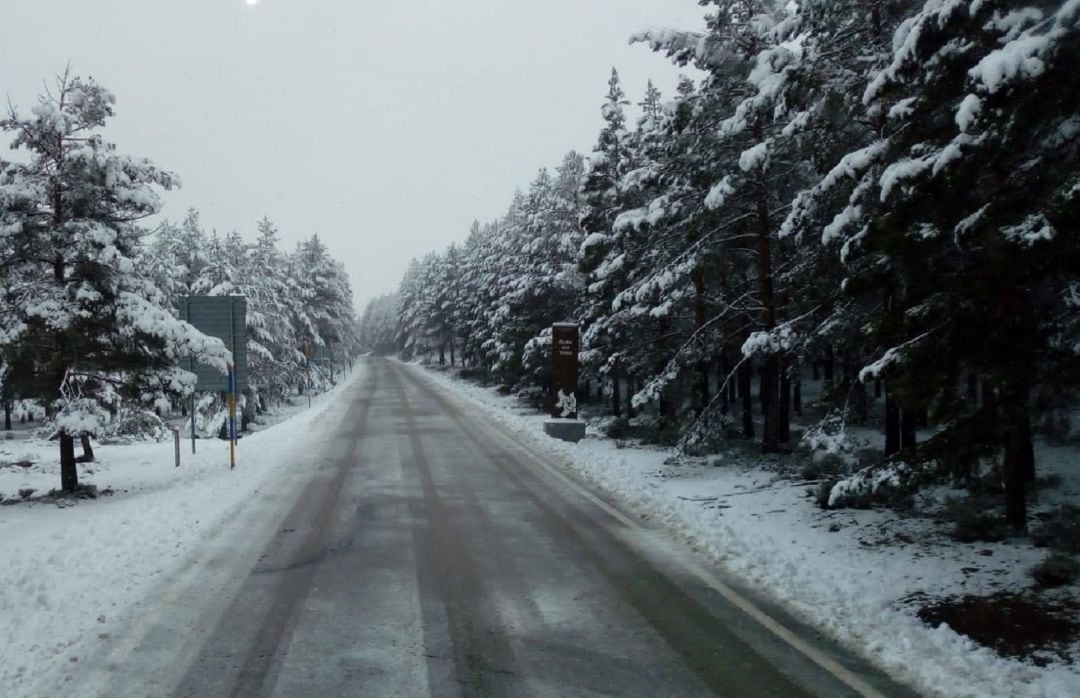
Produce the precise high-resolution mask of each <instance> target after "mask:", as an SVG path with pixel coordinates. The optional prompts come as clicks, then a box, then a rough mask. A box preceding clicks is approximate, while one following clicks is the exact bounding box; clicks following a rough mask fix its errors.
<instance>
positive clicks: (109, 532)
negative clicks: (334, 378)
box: [0, 364, 363, 696]
mask: <svg viewBox="0 0 1080 698" xmlns="http://www.w3.org/2000/svg"><path fill="white" fill-rule="evenodd" d="M362 367H363V364H361V367H360V368H358V369H357V372H355V373H354V374H353V375H352V376H351V377H350V378H348V379H346V380H344V381H343V382H342V383H341V384H339V385H338V386H337V387H336V388H334V389H333V390H331V391H330V392H328V393H325V394H322V395H319V396H316V397H315V398H314V401H313V405H312V408H311V409H302V408H306V401H304V402H299V401H298V404H297V405H296V406H295V407H293V408H286V409H285V410H283V411H280V412H279V413H278V414H277V415H276V417H277V418H278V419H282V418H284V419H282V421H279V422H278V423H276V424H274V425H273V426H269V427H266V428H264V429H263V430H261V431H257V432H256V433H253V434H251V435H249V436H246V437H244V438H242V439H241V440H240V441H239V444H238V447H237V456H236V460H237V467H236V469H235V470H230V469H229V453H228V442H225V441H218V440H200V441H199V442H198V443H197V450H198V453H197V454H195V455H192V454H191V445H190V442H187V441H185V442H183V443H182V449H181V460H182V462H181V466H180V467H179V468H176V467H174V449H173V444H172V442H167V443H144V444H133V445H116V446H109V445H101V446H96V447H95V455H96V456H97V462H96V463H92V464H86V465H80V466H79V470H80V472H79V477H80V482H81V483H83V484H94V485H96V486H97V487H98V489H99V492H101V493H102V494H101V496H100V497H99V498H98V499H96V500H93V501H85V500H84V501H75V500H70V501H68V500H59V501H35V499H36V498H38V497H39V496H41V495H43V494H46V493H48V491H49V490H51V489H54V488H57V487H58V486H59V484H60V483H59V480H60V478H59V467H58V466H57V465H56V460H57V446H56V444H55V443H49V442H41V441H37V440H34V439H27V438H25V437H26V436H27V434H26V433H23V434H20V435H19V437H20V438H16V439H12V440H2V439H3V437H2V436H0V495H2V496H3V498H4V500H5V503H7V502H12V503H11V504H10V505H7V506H0V559H2V560H3V564H2V565H0V694H2V695H5V696H34V695H47V694H48V693H46V692H43V691H45V689H43V688H42V686H46V685H48V686H53V685H56V684H57V682H58V681H62V680H63V678H64V676H63V675H64V674H65V673H69V674H70V673H72V668H73V667H76V666H78V662H80V661H86V658H87V656H88V655H90V654H91V653H92V652H93V651H96V650H98V649H99V647H97V646H98V645H100V644H101V643H102V642H103V641H107V640H109V639H110V638H116V637H117V636H118V635H119V634H120V633H121V632H122V631H123V630H124V629H125V627H126V626H125V624H124V620H125V619H124V616H125V615H126V614H129V613H130V612H132V609H133V608H135V607H137V606H138V605H139V603H140V602H141V601H142V600H143V599H144V598H147V597H148V595H151V594H153V592H154V590H155V589H156V588H157V587H158V585H159V584H160V583H162V582H163V580H165V579H166V578H167V577H168V576H169V575H171V574H174V573H175V572H176V569H177V568H178V567H180V566H182V565H183V564H185V560H188V559H190V558H191V557H192V556H193V555H195V554H196V553H197V552H198V551H199V549H200V545H201V544H202V543H203V542H204V541H205V540H207V539H208V538H209V537H211V536H212V535H213V533H214V532H216V531H218V530H220V529H221V528H222V527H223V526H225V525H227V524H228V523H229V522H231V521H232V520H233V519H234V517H236V515H237V514H238V512H239V511H240V510H242V509H243V508H244V507H245V506H247V505H248V504H249V503H251V502H252V501H253V500H255V499H257V496H258V495H259V494H260V492H262V491H265V490H266V489H268V488H270V487H271V486H272V484H273V483H274V482H275V481H276V480H279V479H281V478H282V477H283V476H286V475H288V474H289V471H290V469H295V468H303V467H304V465H305V464H306V463H307V462H308V460H307V459H305V458H303V457H302V456H301V454H302V453H304V451H305V449H310V448H311V446H312V444H314V443H315V442H316V441H317V440H319V439H321V438H323V436H324V435H325V433H326V432H327V431H328V430H329V429H330V428H331V427H332V426H333V425H334V423H335V422H334V419H335V415H334V409H335V407H336V405H335V401H336V400H338V399H339V398H340V397H341V396H342V392H343V391H344V390H346V389H347V388H348V386H349V385H351V384H352V383H353V382H354V381H355V380H356V379H357V377H358V376H359V375H360V372H361V371H362V370H363V368H362ZM290 415H291V416H290ZM76 450H78V449H76ZM27 463H28V464H29V465H26V464H27ZM31 489H32V490H35V492H34V493H33V494H32V495H30V499H29V500H28V501H20V500H21V497H20V494H19V491H20V490H24V491H25V490H31ZM110 491H111V492H110Z"/></svg>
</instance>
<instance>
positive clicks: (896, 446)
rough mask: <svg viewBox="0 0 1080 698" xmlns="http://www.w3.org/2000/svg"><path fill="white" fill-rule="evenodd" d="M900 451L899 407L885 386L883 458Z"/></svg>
mask: <svg viewBox="0 0 1080 698" xmlns="http://www.w3.org/2000/svg"><path fill="white" fill-rule="evenodd" d="M899 450H900V406H899V405H897V404H896V400H895V399H894V398H893V397H892V391H891V390H889V386H885V457H886V458H888V457H889V456H891V455H893V454H894V453H896V452H897V451H899Z"/></svg>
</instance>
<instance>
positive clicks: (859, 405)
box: [850, 380, 870, 424]
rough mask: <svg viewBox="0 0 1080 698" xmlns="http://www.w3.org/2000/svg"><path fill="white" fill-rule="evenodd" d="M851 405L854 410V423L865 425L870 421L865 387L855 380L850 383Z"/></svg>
mask: <svg viewBox="0 0 1080 698" xmlns="http://www.w3.org/2000/svg"><path fill="white" fill-rule="evenodd" d="M850 394H851V403H852V405H853V406H854V408H855V421H856V422H857V423H858V424H866V423H867V422H869V421H870V403H869V402H868V401H867V397H866V385H865V384H863V382H862V381H859V380H856V381H853V382H852V383H851V393H850Z"/></svg>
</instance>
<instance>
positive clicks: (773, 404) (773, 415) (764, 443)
mask: <svg viewBox="0 0 1080 698" xmlns="http://www.w3.org/2000/svg"><path fill="white" fill-rule="evenodd" d="M754 136H755V138H757V140H758V142H759V143H760V142H762V141H764V140H765V134H764V128H763V127H762V123H761V121H760V120H759V121H758V122H757V123H755V124H754ZM755 174H756V176H755V180H754V204H755V214H756V216H755V217H756V219H757V221H756V222H757V243H758V245H757V248H758V249H757V252H758V255H757V256H758V258H757V263H758V269H757V271H758V293H759V298H758V300H759V301H760V303H761V309H762V310H761V319H762V323H761V324H762V328H763V329H764V330H765V331H766V332H771V331H772V330H774V329H776V293H775V290H774V288H773V262H772V253H773V250H772V222H771V220H770V218H769V199H768V183H767V181H766V178H765V165H764V164H761V165H758V168H757V172H756V173H755ZM780 365H781V363H780V357H779V356H777V355H772V356H769V357H767V358H766V359H765V366H764V369H763V372H762V374H761V378H762V381H761V387H762V398H763V399H764V400H765V404H764V405H763V406H762V407H763V412H764V414H765V426H764V428H763V429H762V440H761V450H762V452H764V453H777V452H779V450H780V400H779V388H780Z"/></svg>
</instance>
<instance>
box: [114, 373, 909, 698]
mask: <svg viewBox="0 0 1080 698" xmlns="http://www.w3.org/2000/svg"><path fill="white" fill-rule="evenodd" d="M368 361H369V365H368V366H367V367H366V368H367V370H366V371H365V372H364V373H363V378H361V379H360V380H358V381H357V382H356V384H355V385H354V386H353V387H352V388H351V389H350V390H351V392H349V393H348V394H347V398H346V399H347V401H348V402H347V405H345V407H344V412H341V413H340V414H341V418H340V424H339V425H338V426H337V427H335V428H334V429H333V430H332V438H331V439H329V440H328V441H327V443H326V445H325V449H324V451H323V452H321V453H312V454H311V463H312V469H311V472H312V474H311V475H310V476H308V475H305V476H304V478H303V479H300V480H297V482H296V483H295V484H294V485H293V491H294V492H295V493H296V494H295V496H282V497H280V498H279V499H280V502H281V503H284V504H285V508H286V510H287V511H288V513H287V514H285V515H284V517H283V518H282V516H281V514H279V515H277V516H276V517H275V516H264V517H263V520H264V521H266V522H270V523H269V530H263V531H262V532H261V533H259V532H257V531H255V530H253V531H252V534H251V536H250V540H249V541H248V542H247V543H245V544H244V545H243V546H241V548H242V549H229V550H221V551H219V552H218V554H217V558H211V559H208V562H207V564H205V565H202V567H205V571H204V572H203V571H199V570H192V571H191V575H193V576H192V577H191V580H190V581H189V583H188V584H187V585H186V587H185V589H186V591H180V592H178V593H177V598H173V599H169V600H167V601H163V603H164V604H172V605H174V606H176V607H178V608H181V607H182V608H187V609H189V616H191V618H193V619H194V620H190V621H189V622H187V623H184V624H182V627H177V626H178V624H179V621H177V619H176V616H175V614H174V615H173V616H170V615H169V614H165V615H163V616H162V617H161V618H159V619H158V620H156V621H155V627H154V628H152V629H151V630H149V631H147V632H145V633H143V635H142V637H141V638H140V640H139V642H138V645H137V646H135V647H133V648H132V651H131V652H130V654H129V656H127V657H126V658H123V659H120V660H117V661H116V662H115V663H114V664H113V665H112V666H110V667H109V672H110V674H109V677H108V679H109V681H110V682H111V683H110V686H109V687H108V688H101V689H95V691H96V690H101V691H102V693H103V694H104V693H105V692H107V694H108V695H173V696H191V697H194V696H199V697H202V696H594V695H596V696H600V695H603V696H650V697H655V696H707V695H721V696H803V695H819V696H844V695H889V696H892V695H908V693H907V692H906V691H905V690H904V689H901V688H900V687H898V686H896V685H894V684H892V683H890V682H889V681H888V679H886V678H884V677H883V676H881V675H879V674H878V673H876V672H874V671H873V670H871V669H868V668H867V667H865V666H863V665H861V664H860V663H859V662H858V661H856V660H854V659H852V658H851V657H848V656H846V655H844V653H842V652H841V651H839V650H838V649H837V648H836V647H833V646H831V645H830V644H829V643H828V642H827V641H825V640H823V639H821V638H819V637H817V636H816V635H815V634H814V633H813V632H811V631H809V630H807V629H806V628H802V627H801V626H799V625H798V623H796V622H795V621H794V620H792V619H790V618H787V617H785V616H783V614H782V612H780V611H778V610H777V609H769V608H768V605H767V604H760V603H754V602H752V601H751V602H749V603H754V605H753V607H752V608H749V610H748V607H746V606H742V605H740V604H739V603H734V604H733V603H732V602H731V600H730V599H729V598H725V597H724V595H723V594H721V593H719V592H718V591H717V589H719V588H721V587H719V586H717V585H716V584H711V583H710V582H709V580H710V579H712V577H710V576H709V574H710V573H706V574H705V575H702V573H701V569H702V567H701V566H702V565H703V564H704V563H703V562H702V561H700V560H696V559H694V556H693V553H692V552H691V551H689V550H686V549H685V548H684V547H683V546H682V545H681V544H680V543H678V542H677V541H676V540H675V539H674V538H672V537H671V536H670V535H669V534H668V533H666V532H664V531H662V530H655V529H650V528H648V527H643V526H640V525H637V524H636V523H634V522H633V521H631V520H630V519H628V518H627V517H626V516H625V515H623V514H621V513H620V512H619V511H618V510H617V509H616V508H614V507H613V506H612V505H611V504H609V503H606V502H604V501H603V500H601V499H600V498H599V497H597V496H596V495H595V494H592V493H589V492H586V491H585V490H584V488H583V487H582V486H581V485H580V483H577V482H576V481H575V480H573V479H572V478H571V477H568V476H567V475H566V474H564V473H563V471H562V470H560V464H559V463H557V462H549V461H550V457H547V456H543V455H540V454H538V453H536V452H534V451H533V450H532V448H531V447H530V446H529V445H528V444H525V443H522V442H521V440H520V439H519V438H518V439H515V437H514V436H513V435H512V434H510V433H505V432H503V431H502V430H500V428H498V427H497V426H494V425H492V424H490V423H489V421H488V420H487V419H486V418H485V417H484V414H483V413H482V412H480V411H479V410H477V409H476V408H474V407H472V406H470V405H468V404H466V403H465V402H463V401H461V400H460V399H459V398H457V397H455V396H454V395H453V394H451V393H449V392H446V391H445V390H443V389H441V388H439V387H436V386H435V385H433V384H432V383H430V382H429V381H427V380H426V379H425V378H424V377H423V375H422V372H421V371H420V370H419V369H417V368H415V367H411V366H408V365H405V364H401V363H399V362H396V361H393V360H389V359H370V360H368ZM289 507H291V508H289ZM264 528H265V526H264ZM208 545H209V544H208ZM232 546H233V547H234V548H235V543H233V544H232ZM215 560H216V561H215ZM226 561H227V562H226ZM203 573H205V574H206V575H209V576H208V577H207V579H206V580H204V581H199V577H198V574H203ZM214 574H217V576H218V577H217V578H218V583H217V585H216V586H215V583H214V582H213V581H212V580H213V575H214ZM725 588H726V587H725ZM208 589H211V590H213V593H209V594H208V593H207V591H206V590H208ZM206 597H209V598H210V599H211V600H210V601H206V600H205V599H206ZM739 598H741V599H745V595H744V596H741V597H739ZM196 607H197V609H198V613H195V612H194V611H192V610H191V609H195V608H196ZM764 616H768V617H767V618H765V625H762V623H761V622H759V621H761V620H762V618H763V617H764ZM773 626H775V627H773ZM776 628H780V629H779V630H777V629H776ZM785 633H787V635H785ZM789 636H790V637H789ZM791 637H794V639H793V640H792V639H790V638H791ZM785 638H788V639H785ZM800 648H802V649H800ZM807 648H809V649H807ZM808 654H809V655H810V656H808Z"/></svg>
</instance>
